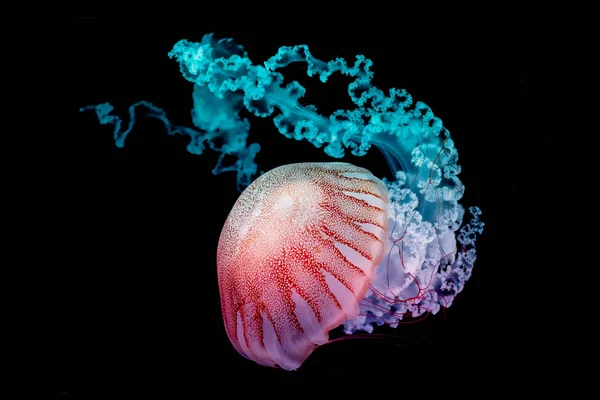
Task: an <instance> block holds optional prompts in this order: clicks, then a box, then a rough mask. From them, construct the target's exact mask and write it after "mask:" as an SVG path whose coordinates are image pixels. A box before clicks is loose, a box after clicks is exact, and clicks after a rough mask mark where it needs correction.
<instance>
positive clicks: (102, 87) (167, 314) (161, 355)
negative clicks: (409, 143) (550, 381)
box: [61, 18, 549, 396]
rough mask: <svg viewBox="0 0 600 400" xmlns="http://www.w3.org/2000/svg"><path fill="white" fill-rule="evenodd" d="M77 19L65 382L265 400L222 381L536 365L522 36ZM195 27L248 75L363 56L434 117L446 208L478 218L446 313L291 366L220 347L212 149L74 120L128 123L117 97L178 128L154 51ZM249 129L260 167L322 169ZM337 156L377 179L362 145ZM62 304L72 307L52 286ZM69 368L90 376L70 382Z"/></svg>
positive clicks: (186, 86) (363, 379)
mask: <svg viewBox="0 0 600 400" xmlns="http://www.w3.org/2000/svg"><path fill="white" fill-rule="evenodd" d="M75 22H76V23H75V51H74V70H75V116H74V118H75V124H76V128H75V135H76V138H74V140H73V142H72V144H71V145H72V148H71V147H70V148H69V149H68V150H69V151H70V152H72V154H73V155H74V156H75V157H77V158H79V161H78V162H79V164H78V165H80V166H81V168H78V169H77V170H76V171H72V174H71V175H70V179H71V181H72V185H73V186H74V187H77V188H81V196H82V197H83V201H82V202H81V203H80V207H79V208H78V209H77V210H76V213H77V218H78V220H79V222H80V224H81V230H80V232H81V236H82V238H84V240H82V244H81V246H79V247H78V248H77V251H79V252H80V254H81V257H80V259H81V265H80V267H81V268H82V269H84V270H85V271H87V272H89V276H88V275H87V274H86V278H82V277H78V278H74V277H72V278H71V279H72V280H73V281H72V282H71V286H70V287H71V288H78V289H79V290H82V291H83V292H85V293H86V294H87V296H86V297H85V298H86V299H89V300H86V301H85V302H83V304H80V305H81V306H83V308H84V309H85V311H83V312H81V311H79V312H77V313H76V314H75V316H74V317H73V318H71V319H70V321H71V322H72V323H73V330H72V331H71V332H70V333H69V334H66V336H65V346H66V347H65V349H66V351H65V353H64V354H65V355H64V357H63V361H64V367H63V368H62V369H61V373H62V377H63V383H62V384H63V385H64V387H66V388H69V390H70V391H78V390H82V391H86V392H98V391H100V392H113V391H114V392H128V393H153V394H154V393H173V392H177V393H181V394H183V393H186V394H197V393H201V392H202V391H204V390H206V388H213V387H217V386H220V385H221V383H217V382H218V380H220V379H224V380H225V381H226V382H230V385H231V387H228V390H240V393H242V392H244V393H250V392H249V391H252V390H256V391H258V392H260V391H261V390H264V389H261V386H260V384H259V383H257V385H256V386H254V387H253V386H243V388H242V384H241V383H240V385H239V387H238V385H237V382H242V381H250V382H263V383H264V382H270V383H271V384H282V385H286V384H290V385H295V384H298V383H300V382H320V383H325V384H327V383H328V382H339V383H336V385H338V384H339V385H342V386H343V387H346V388H347V387H352V386H353V385H356V386H366V387H369V386H373V387H374V388H376V390H384V391H385V390H391V391H393V393H392V395H394V396H395V395H396V394H395V393H396V392H395V390H396V389H398V388H401V387H411V386H413V387H421V386H422V387H423V388H424V390H425V388H427V387H428V385H433V386H436V385H440V386H444V387H456V386H460V387H468V386H469V384H468V382H471V381H480V380H481V379H484V380H488V379H489V380H492V381H493V382H495V383H498V382H502V385H509V386H510V385H513V384H517V383H519V382H520V381H521V380H523V379H525V378H524V377H525V376H526V375H527V371H528V369H529V367H530V366H531V364H532V363H533V360H534V359H536V360H537V361H536V362H539V359H538V358H537V354H535V352H536V350H535V348H536V344H535V343H536V341H537V337H536V334H534V333H533V331H532V330H531V329H530V327H531V326H532V324H531V322H532V321H535V318H536V317H535V316H534V315H532V313H530V312H528V311H527V308H526V307H523V305H522V303H523V301H524V298H525V297H526V295H525V293H526V292H527V285H528V283H527V278H525V277H528V276H530V275H531V273H530V272H531V270H532V269H535V268H537V267H536V266H534V265H532V264H531V263H529V262H526V259H527V249H526V246H525V241H526V240H527V234H526V233H525V232H523V231H522V230H521V229H520V228H519V227H520V226H521V222H522V221H523V219H524V218H527V215H528V212H529V210H528V209H527V205H528V202H529V198H530V197H529V191H530V190H531V188H532V184H533V183H532V178H531V174H525V173H523V171H531V170H533V169H535V164H536V160H535V159H532V158H531V157H530V155H531V154H533V153H532V152H531V149H532V148H533V147H534V144H535V146H537V148H538V151H541V152H543V147H544V146H546V141H547V139H549V135H548V134H547V133H546V132H541V131H538V130H535V129H532V126H533V123H532V122H531V121H530V120H529V116H530V115H531V109H532V106H533V104H532V94H533V92H534V90H535V88H534V87H535V85H534V82H532V76H535V75H534V74H535V71H532V69H531V57H532V56H533V55H532V53H531V48H530V47H529V46H530V44H531V43H530V42H528V41H525V40H524V39H522V38H517V39H516V40H508V39H507V38H506V37H503V36H502V35H499V36H491V37H480V36H478V35H476V34H474V33H473V32H465V33H464V34H462V33H455V34H453V35H448V34H447V33H448V32H447V31H443V32H438V34H431V35H429V36H428V35H415V36H414V37H411V36H410V35H408V36H407V34H406V33H404V34H402V35H400V34H397V32H395V31H390V32H388V31H383V30H377V28H373V29H370V30H369V31H368V32H367V33H362V34H358V33H352V31H351V30H348V32H346V31H336V32H326V31H323V32H316V31H310V32H309V31H306V30H297V31H296V32H293V31H291V30H290V31H285V30H277V31H275V32H274V31H272V30H271V31H267V30H265V31H264V32H261V31H236V30H233V29H232V27H234V26H235V24H233V23H230V24H220V25H213V26H209V24H206V23H203V24H194V23H190V22H187V23H180V22H173V21H171V22H170V23H165V22H164V21H161V22H156V21H151V20H135V21H134V20H130V19H128V20H115V19H104V18H79V19H77V20H76V21H75ZM227 28H230V29H229V30H228V29H227ZM381 29H383V28H381ZM209 32H214V33H215V36H216V37H217V38H221V37H231V38H233V39H234V40H235V41H236V42H237V43H239V44H241V45H243V46H244V48H245V49H246V51H247V52H248V55H249V57H250V59H251V60H252V61H253V62H254V63H255V64H256V63H262V62H263V61H265V60H267V59H268V58H269V57H270V56H272V55H274V54H275V53H276V51H277V49H278V48H279V47H280V46H284V45H295V44H307V45H308V46H309V48H310V50H311V52H312V54H313V55H314V56H315V57H317V58H319V59H322V60H324V61H328V60H330V59H332V58H335V57H337V56H341V57H344V58H346V59H347V60H353V59H354V56H355V55H357V54H364V55H365V56H366V57H367V58H370V59H371V60H373V62H374V65H373V67H372V70H373V71H374V72H375V79H374V83H375V85H376V86H378V87H379V88H381V89H383V90H386V91H387V90H388V89H389V88H391V87H397V88H404V89H406V90H407V91H408V92H409V93H410V94H411V95H412V96H413V98H414V99H415V100H420V101H423V102H424V103H426V104H427V105H429V106H430V107H431V108H432V109H433V111H434V113H435V114H436V115H437V116H438V117H440V118H441V119H442V120H443V121H444V124H445V126H446V127H447V128H448V129H449V130H450V132H451V133H452V138H453V140H454V141H455V144H456V147H457V149H458V151H459V155H460V159H459V161H460V164H461V166H462V168H463V172H462V174H461V175H460V177H461V179H462V181H463V183H464V184H465V186H466V193H465V196H464V198H463V200H462V204H463V205H464V206H466V207H468V206H471V205H477V206H479V207H480V208H481V209H482V211H483V215H482V217H481V218H482V220H483V221H484V222H485V223H486V226H485V231H484V234H483V236H482V237H481V238H480V239H479V241H478V247H477V249H478V260H477V263H476V266H475V269H474V273H473V276H472V278H471V280H470V281H469V282H468V283H467V285H466V287H465V290H464V291H463V292H462V293H461V294H460V295H459V296H458V297H457V299H456V301H455V303H454V304H453V306H452V307H450V308H449V309H447V310H445V312H443V313H439V314H438V315H436V316H430V317H429V318H427V319H426V320H424V321H423V322H420V323H418V324H412V325H410V324H409V325H401V326H400V328H398V329H396V330H391V329H389V330H386V329H382V330H380V332H384V333H390V334H392V335H394V336H395V337H397V339H396V340H395V341H388V342H386V341H378V340H364V339H357V340H342V341H340V342H336V343H333V344H330V345H327V346H324V347H322V348H319V349H318V350H316V351H315V352H314V353H313V354H312V355H311V356H310V357H309V359H308V360H307V361H306V362H305V363H304V364H303V366H302V368H301V369H300V370H299V371H296V372H286V371H283V370H277V369H271V368H267V367H262V366H259V365H257V364H254V363H253V362H250V361H248V360H246V359H245V358H243V357H242V356H240V355H239V354H238V353H237V352H236V351H235V350H234V348H233V347H232V346H231V345H230V343H229V340H228V338H227V336H226V333H225V330H224V326H223V323H222V318H221V311H220V303H219V294H218V286H217V277H216V268H215V253H216V247H217V243H218V238H219V234H220V230H221V227H222V224H223V222H224V220H225V218H226V217H227V215H228V213H229V211H230V209H231V207H232V206H233V204H234V202H235V200H236V198H237V196H238V195H239V193H238V192H237V190H236V185H235V175H234V174H233V173H225V174H221V175H218V176H214V175H213V174H212V173H211V169H212V168H213V166H214V164H215V162H216V158H217V157H216V155H215V154H213V153H211V152H210V151H207V152H206V153H205V154H204V155H202V156H195V155H192V154H190V153H188V152H187V151H186V149H185V147H186V145H187V141H188V139H187V137H172V136H168V135H166V133H165V130H164V128H163V127H162V125H161V124H160V123H159V122H157V121H155V120H152V119H147V118H143V117H140V118H138V122H137V124H136V126H135V128H134V130H133V132H132V133H131V134H130V135H129V136H128V138H127V140H126V144H125V147H124V148H123V149H119V148H117V147H116V146H115V145H114V141H113V139H112V127H109V126H101V125H99V124H98V121H97V118H96V116H95V114H94V113H93V112H87V113H79V111H78V109H79V107H81V106H85V105H95V104H98V103H102V102H107V101H108V102H111V103H112V104H113V105H114V106H115V108H116V111H115V113H116V114H117V115H119V116H121V117H122V118H123V119H125V120H126V116H127V114H126V113H127V107H128V106H129V105H130V104H132V103H134V102H137V101H140V100H147V101H150V102H152V103H154V104H155V105H157V106H159V107H162V108H164V109H165V110H166V112H167V115H168V117H169V118H170V120H171V121H172V122H173V123H175V124H178V125H186V126H191V118H190V110H191V107H192V96H191V93H192V85H191V83H189V82H188V81H186V80H185V79H183V77H182V76H181V74H180V72H179V69H178V65H177V63H176V62H175V61H173V60H170V59H169V58H168V57H167V53H168V52H169V50H170V49H171V48H172V46H173V44H174V43H175V42H176V41H178V40H179V39H182V38H186V39H189V40H192V41H199V40H200V39H201V38H202V36H203V35H204V34H205V33H209ZM354 32H356V31H354ZM283 72H284V75H285V76H286V77H287V78H288V79H290V80H291V79H297V80H298V81H299V82H300V83H301V84H303V85H304V86H305V87H306V88H307V95H306V96H305V98H304V104H315V105H317V107H318V108H319V111H320V112H321V113H323V114H329V113H330V112H332V111H334V110H335V109H338V108H348V107H351V102H350V99H349V98H348V96H347V91H346V87H347V84H348V80H346V79H345V78H344V77H342V76H333V77H332V78H331V81H330V82H328V83H327V84H322V83H320V82H319V81H318V80H317V79H311V78H308V77H307V76H306V75H305V72H304V71H303V70H302V68H301V67H300V66H291V67H289V68H288V71H286V70H284V71H283ZM249 118H250V121H251V124H252V128H251V131H250V138H249V142H259V143H260V144H261V146H262V150H261V151H260V153H259V154H258V156H257V159H256V161H257V164H258V165H259V168H260V169H262V170H264V171H267V170H269V169H271V168H273V167H276V166H278V165H282V164H288V163H293V162H301V161H327V160H330V159H329V158H328V157H327V156H326V155H325V154H324V153H323V152H322V150H319V149H315V148H314V147H313V146H312V145H310V144H308V143H306V142H297V141H293V140H289V139H286V138H284V137H283V136H282V135H280V134H279V133H277V132H276V130H275V128H274V126H273V123H272V119H259V118H256V117H249ZM547 136H548V137H547ZM540 146H541V147H542V148H541V149H540ZM345 160H346V161H349V162H352V163H355V164H358V165H361V166H365V167H367V168H369V169H370V170H371V171H372V172H373V173H375V175H378V176H389V172H388V170H387V166H386V164H385V162H384V160H383V157H382V156H381V155H380V154H379V153H377V151H376V150H372V151H371V152H370V153H369V154H368V155H367V156H366V157H362V158H357V157H347V158H346V159H345ZM536 182H538V183H539V182H540V181H539V180H537V181H536ZM65 301H68V302H69V304H72V303H73V298H72V297H70V296H69V294H68V293H67V294H66V296H65ZM69 308H71V307H69ZM337 335H339V332H338V331H335V332H332V337H333V336H337ZM74 343H79V344H78V345H75V344H74ZM82 365H86V366H89V368H88V367H86V369H84V371H82V369H81V368H80V366H82ZM82 375H84V376H85V377H87V378H91V379H90V380H88V379H86V378H85V377H82ZM86 384H87V385H88V386H86ZM215 385H217V386H215ZM76 387H77V389H75V388H76ZM79 387H81V388H79ZM252 388H253V389H252ZM456 390H458V389H456ZM460 390H461V391H462V390H465V389H460Z"/></svg>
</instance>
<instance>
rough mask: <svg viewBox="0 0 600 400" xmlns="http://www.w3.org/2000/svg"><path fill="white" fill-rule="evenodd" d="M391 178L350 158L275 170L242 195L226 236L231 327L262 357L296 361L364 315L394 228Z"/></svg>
mask: <svg viewBox="0 0 600 400" xmlns="http://www.w3.org/2000/svg"><path fill="white" fill-rule="evenodd" d="M387 202H388V194H387V189H386V186H385V185H384V184H383V182H381V181H380V180H379V179H378V178H376V177H375V176H373V175H372V174H371V173H370V172H369V171H368V170H366V169H364V168H360V167H356V166H354V165H352V164H347V163H299V164H289V165H284V166H281V167H278V168H275V169H273V170H271V171H269V172H267V173H265V174H264V175H262V176H261V177H259V178H258V179H256V180H255V181H254V182H253V183H252V184H251V185H250V186H249V187H248V188H247V189H246V190H245V191H244V192H243V193H242V194H241V195H240V197H239V198H238V200H237V202H236V203H235V205H234V207H233V209H232V210H231V212H230V214H229V216H228V218H227V220H226V222H225V225H224V227H223V230H222V232H221V236H220V239H219V246H218V250H217V269H218V279H219V289H220V295H221V307H222V312H223V319H224V322H225V328H226V330H227V334H228V336H229V339H230V340H231V342H232V344H233V345H234V347H235V348H236V350H237V351H238V352H239V353H241V354H242V355H244V356H245V357H247V358H249V359H251V360H253V361H255V362H257V363H259V364H262V365H270V366H274V365H276V364H277V365H279V366H280V367H282V368H284V369H288V370H293V369H297V368H298V367H299V366H300V365H301V364H302V362H303V361H304V360H305V359H306V358H307V357H308V356H309V355H310V354H311V353H312V351H313V350H314V349H315V347H316V346H317V345H322V344H325V343H326V342H327V341H328V333H329V331H330V330H332V329H334V328H336V327H338V326H339V325H341V324H342V323H343V322H344V321H345V320H348V319H350V320H351V319H354V318H357V317H358V315H359V309H360V307H359V301H360V300H361V299H362V298H363V297H364V296H365V294H366V292H367V289H368V287H369V284H370V282H371V281H372V280H373V278H374V276H375V274H376V267H377V265H378V264H379V262H380V261H381V259H382V258H383V256H384V250H385V243H386V238H387V229H388V212H387Z"/></svg>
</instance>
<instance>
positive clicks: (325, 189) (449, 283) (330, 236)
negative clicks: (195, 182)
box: [81, 34, 484, 370]
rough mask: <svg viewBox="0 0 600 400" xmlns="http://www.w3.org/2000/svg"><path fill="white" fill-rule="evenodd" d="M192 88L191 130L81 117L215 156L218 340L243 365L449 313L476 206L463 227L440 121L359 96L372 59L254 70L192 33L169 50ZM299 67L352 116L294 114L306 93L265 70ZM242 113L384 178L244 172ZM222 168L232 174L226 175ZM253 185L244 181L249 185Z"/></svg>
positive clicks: (420, 107) (340, 167) (376, 96)
mask: <svg viewBox="0 0 600 400" xmlns="http://www.w3.org/2000/svg"><path fill="white" fill-rule="evenodd" d="M168 56H169V57H171V58H173V59H175V60H176V61H177V62H178V63H179V67H180V71H181V73H182V75H183V77H184V78H185V79H187V80H188V81H190V82H191V83H192V84H193V94H192V96H193V101H194V102H193V109H192V122H193V124H194V126H195V128H191V127H186V126H179V125H175V124H172V123H171V122H170V121H169V119H168V118H167V116H166V112H165V111H164V110H163V109H161V108H160V107H157V106H155V105H154V104H152V103H149V102H146V101H141V102H138V103H135V104H133V105H132V106H130V107H129V123H128V125H127V126H126V127H124V126H123V121H122V120H121V118H119V117H118V116H116V115H114V114H113V111H114V108H113V106H112V105H111V104H110V103H103V104H99V105H95V106H86V107H83V108H81V111H87V110H91V111H94V112H95V113H96V115H97V117H98V119H99V121H100V123H101V124H109V125H112V126H113V127H114V130H113V136H114V139H115V143H116V145H117V146H118V147H123V146H124V142H125V139H126V137H127V135H128V134H129V133H130V132H131V131H132V129H133V126H134V123H135V120H136V115H137V114H138V112H140V111H143V112H144V113H145V115H146V116H148V117H151V118H156V119H158V120H160V121H162V122H163V123H164V125H165V128H166V130H167V133H168V134H170V135H174V134H180V135H187V136H189V137H190V142H189V144H188V147H187V150H188V151H190V152H191V153H193V154H198V155H200V154H203V152H204V151H205V150H206V149H207V148H209V149H211V150H212V151H215V152H217V153H219V159H218V161H217V164H216V166H215V167H214V169H213V171H212V172H213V173H214V174H220V173H223V172H228V171H230V172H235V173H236V176H237V186H238V189H239V190H240V192H241V194H240V196H239V198H238V199H237V201H236V202H235V204H234V206H233V208H232V210H231V212H230V213H229V215H228V217H227V219H226V220H225V221H224V226H223V229H222V231H221V234H220V238H219V244H218V248H217V249H216V254H217V255H216V268H217V272H218V274H217V275H218V285H219V292H220V298H221V309H222V313H223V322H224V325H225V331H226V334H227V335H228V337H229V339H230V341H231V343H232V345H233V347H234V348H235V349H236V350H237V351H238V352H239V353H240V354H241V355H242V356H244V357H246V358H248V359H250V360H252V361H254V362H256V363H258V364H261V365H265V366H273V367H281V368H283V369H286V370H296V369H298V368H300V366H301V365H302V364H303V362H304V361H305V360H306V359H307V358H308V357H309V356H310V354H311V353H312V352H313V351H314V350H315V349H316V348H317V347H318V346H322V345H324V344H326V343H328V342H329V332H330V331H331V330H332V329H334V328H337V327H339V326H343V331H344V333H345V334H347V335H352V334H354V333H355V332H357V331H362V332H367V333H371V332H373V330H374V328H375V327H377V326H381V325H383V324H386V325H389V326H391V327H392V328H397V327H398V326H399V325H400V322H401V321H403V320H404V319H407V318H417V317H420V316H422V315H424V314H429V313H430V314H436V313H438V312H439V311H440V309H442V308H447V307H450V306H451V305H452V302H453V300H454V299H455V297H456V296H457V295H458V293H460V292H461V291H462V290H463V288H464V286H465V283H466V282H467V280H468V279H469V278H470V277H471V274H472V270H473V266H474V263H475V260H476V249H475V242H476V239H477V237H478V236H479V235H481V233H482V232H483V227H484V223H483V222H482V221H480V219H479V216H480V214H481V210H480V209H479V208H478V207H470V208H469V211H470V214H471V219H470V221H468V222H467V223H463V219H464V215H465V210H464V208H463V206H462V205H461V204H460V203H459V201H460V199H461V198H462V196H463V193H464V190H465V188H464V185H463V184H462V182H461V181H460V179H459V178H458V175H459V173H460V172H461V170H460V166H459V164H458V151H457V149H456V148H455V146H454V142H453V141H452V139H451V137H450V133H449V131H448V129H446V128H445V127H444V126H443V124H442V121H441V120H440V119H439V118H437V117H435V115H434V114H433V112H432V110H431V109H430V108H429V107H428V106H427V105H425V104H424V103H422V102H414V101H413V99H412V97H411V95H410V94H408V93H407V92H406V91H405V90H402V89H390V90H389V91H388V93H387V94H386V93H385V92H383V91H382V90H380V89H378V88H377V87H375V86H373V85H372V84H371V80H372V78H373V72H372V71H371V66H372V62H371V61H370V60H369V59H367V58H366V57H364V56H362V55H359V56H357V57H356V61H355V63H354V65H348V64H347V63H346V61H345V60H344V59H342V58H336V59H334V60H332V61H330V62H328V63H325V62H323V61H321V60H318V59H316V58H315V57H313V56H312V54H311V53H310V51H309V49H308V46H306V45H298V46H294V47H289V46H285V47H281V48H280V49H279V51H278V52H277V54H276V55H274V56H273V57H271V58H270V59H269V60H267V61H266V62H264V64H263V65H254V64H253V63H252V62H251V61H250V59H249V58H248V54H247V53H246V51H245V50H244V48H243V47H242V46H240V45H238V44H236V43H235V42H234V41H233V40H232V39H220V40H217V39H215V38H214V37H213V35H211V34H209V35H205V36H204V37H203V39H202V40H201V41H200V42H198V43H196V42H190V41H188V40H181V41H179V42H177V43H176V44H175V45H174V47H173V49H172V50H171V51H170V52H169V54H168ZM294 62H301V63H305V64H306V71H307V74H308V76H310V77H313V76H316V77H318V78H319V79H320V81H321V82H323V83H326V82H327V79H328V78H329V76H331V74H333V73H342V74H344V75H346V76H348V77H350V78H351V79H352V80H351V82H350V84H349V85H348V94H349V96H350V98H351V99H352V101H353V103H354V104H355V105H356V108H354V109H351V110H338V111H335V112H333V113H332V114H331V115H329V116H324V115H321V114H320V113H319V112H318V110H317V109H316V107H314V106H312V105H305V104H301V101H300V99H301V98H302V97H303V96H304V94H305V91H306V90H305V88H304V87H303V86H301V85H300V84H299V83H298V82H296V81H293V82H291V83H289V84H287V85H286V86H283V75H282V73H280V72H279V70H280V69H282V68H284V67H286V66H287V65H289V64H290V63H294ZM244 108H245V109H246V110H247V111H249V112H250V113H251V114H252V115H253V116H254V117H260V118H267V117H270V116H273V122H274V125H275V127H276V129H277V130H278V131H279V132H280V133H281V134H282V135H284V136H285V137H287V138H290V139H294V140H306V141H308V142H309V143H311V144H313V145H314V146H315V147H317V148H323V150H324V152H325V154H326V155H327V156H328V157H330V158H337V159H339V158H342V157H343V156H344V155H345V154H346V151H349V152H350V153H351V154H353V155H356V156H363V155H365V154H366V153H367V151H369V150H370V149H371V148H372V147H375V148H377V149H379V150H380V152H381V153H382V155H383V157H385V159H386V161H387V163H388V165H389V167H390V169H391V171H392V176H393V179H386V178H385V177H382V178H381V179H380V178H378V177H376V176H374V175H373V174H372V173H371V172H370V171H369V170H368V169H367V168H365V167H364V166H356V165H353V164H350V163H345V162H339V161H328V162H318V163H295V164H287V165H282V166H279V167H277V168H274V169H272V170H270V171H267V172H265V173H260V174H259V173H258V168H257V165H256V163H255V161H254V160H255V156H256V154H257V153H258V152H259V151H260V145H259V144H258V143H250V144H249V143H248V137H249V132H250V128H251V125H250V122H249V121H248V119H246V118H242V117H241V115H240V111H241V110H242V109H244ZM225 159H234V160H235V162H233V163H231V164H230V165H225V162H224V161H225ZM257 175H259V176H258V177H257Z"/></svg>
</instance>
